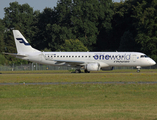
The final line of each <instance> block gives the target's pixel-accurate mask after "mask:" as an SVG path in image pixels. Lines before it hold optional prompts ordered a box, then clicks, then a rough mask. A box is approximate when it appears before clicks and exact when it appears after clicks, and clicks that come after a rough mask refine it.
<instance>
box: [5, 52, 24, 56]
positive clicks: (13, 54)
mask: <svg viewBox="0 0 157 120" xmlns="http://www.w3.org/2000/svg"><path fill="white" fill-rule="evenodd" d="M3 54H5V55H11V56H14V57H16V56H18V57H27V56H26V55H19V54H17V53H5V52H3Z"/></svg>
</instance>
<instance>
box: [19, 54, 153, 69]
mask: <svg viewBox="0 0 157 120" xmlns="http://www.w3.org/2000/svg"><path fill="white" fill-rule="evenodd" d="M26 55H27V57H18V58H20V59H24V60H29V61H32V62H36V63H40V64H48V65H69V66H76V65H77V63H79V64H80V65H82V66H83V65H86V64H88V63H99V64H100V67H101V68H103V67H109V66H141V67H143V66H152V65H155V64H156V63H155V61H154V60H152V59H151V58H149V57H147V56H146V55H145V54H143V53H140V52H36V53H29V54H26ZM69 63H70V64H69ZM71 63H76V64H74V65H73V64H71Z"/></svg>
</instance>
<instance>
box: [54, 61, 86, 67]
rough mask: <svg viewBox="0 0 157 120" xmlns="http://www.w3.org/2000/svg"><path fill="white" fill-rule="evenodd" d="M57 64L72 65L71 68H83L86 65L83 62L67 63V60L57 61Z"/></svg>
mask: <svg viewBox="0 0 157 120" xmlns="http://www.w3.org/2000/svg"><path fill="white" fill-rule="evenodd" d="M55 61H56V63H55V64H65V65H70V66H81V65H85V62H83V61H66V60H55Z"/></svg>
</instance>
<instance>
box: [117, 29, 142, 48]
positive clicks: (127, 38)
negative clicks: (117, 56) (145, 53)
mask: <svg viewBox="0 0 157 120" xmlns="http://www.w3.org/2000/svg"><path fill="white" fill-rule="evenodd" d="M139 48H140V47H139V45H137V43H136V42H135V40H134V37H133V34H132V33H131V32H130V31H129V30H128V31H126V32H124V34H123V36H122V37H121V41H120V46H119V48H118V51H135V50H137V49H139ZM139 50H140V49H139Z"/></svg>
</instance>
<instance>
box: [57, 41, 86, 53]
mask: <svg viewBox="0 0 157 120" xmlns="http://www.w3.org/2000/svg"><path fill="white" fill-rule="evenodd" d="M57 51H88V49H87V48H86V47H85V46H84V45H83V43H82V42H81V41H79V40H78V39H75V40H73V39H69V40H65V43H64V44H63V45H61V46H60V47H59V49H58V50H57Z"/></svg>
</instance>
